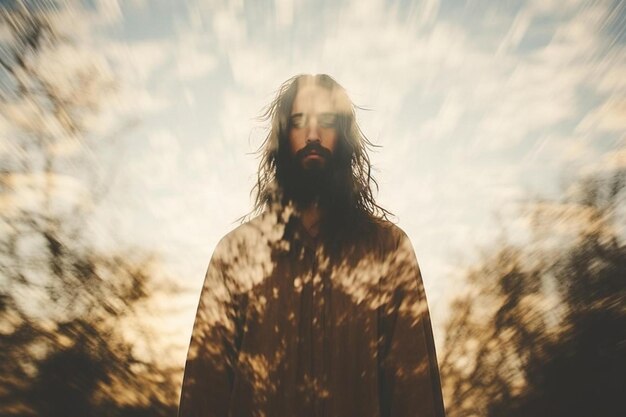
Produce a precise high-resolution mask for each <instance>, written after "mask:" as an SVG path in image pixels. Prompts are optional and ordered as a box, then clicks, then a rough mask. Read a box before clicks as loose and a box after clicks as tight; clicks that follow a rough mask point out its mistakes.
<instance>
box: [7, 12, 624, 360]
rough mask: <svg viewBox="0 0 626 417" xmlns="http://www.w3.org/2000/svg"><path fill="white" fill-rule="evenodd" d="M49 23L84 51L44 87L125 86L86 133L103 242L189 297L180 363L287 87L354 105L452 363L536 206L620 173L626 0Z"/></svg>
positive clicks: (97, 233)
mask: <svg viewBox="0 0 626 417" xmlns="http://www.w3.org/2000/svg"><path fill="white" fill-rule="evenodd" d="M55 22H56V23H57V24H58V27H59V28H60V29H61V30H62V31H63V32H65V33H67V34H68V35H69V36H70V37H71V38H72V39H73V42H72V43H71V44H70V45H68V46H66V47H65V49H63V48H62V49H61V50H60V51H55V53H54V55H53V56H50V57H48V61H47V62H48V65H50V73H51V74H53V75H54V74H56V76H57V77H60V78H63V74H64V73H66V72H67V68H68V66H72V65H76V66H81V65H86V63H89V65H93V67H94V68H96V69H97V72H98V73H99V74H100V76H101V77H102V79H103V80H107V82H110V83H111V85H112V86H113V87H112V88H111V89H110V90H107V93H106V94H104V95H103V98H102V101H101V102H100V103H99V108H98V112H97V113H96V114H95V115H94V116H91V117H90V118H89V120H88V130H87V132H88V133H87V139H88V140H89V141H90V142H89V143H91V145H89V147H88V149H89V153H90V158H91V161H92V163H93V170H96V171H98V172H101V173H104V174H105V175H106V177H107V179H109V180H110V185H111V186H110V189H109V191H108V193H107V195H106V198H105V199H103V201H102V202H100V203H99V204H98V208H97V216H96V217H95V218H94V220H93V222H92V225H91V227H92V229H93V230H92V232H93V235H94V240H95V241H97V242H98V243H99V244H101V245H103V246H105V247H106V246H107V245H110V246H115V245H119V244H120V242H124V243H127V244H131V245H137V246H139V247H142V248H146V249H149V250H154V251H157V252H158V253H160V254H161V256H162V258H163V263H164V268H165V269H166V270H167V271H168V273H171V275H172V276H174V277H176V279H177V281H178V282H179V283H180V284H181V285H182V286H184V287H185V288H187V289H188V290H189V292H188V295H187V296H186V297H184V299H183V300H182V301H180V303H181V306H182V307H181V308H180V312H179V313H178V315H177V317H176V318H175V319H173V321H172V323H173V324H172V325H173V326H175V327H176V328H177V329H179V332H180V334H181V337H180V338H181V341H180V345H181V346H184V347H186V345H187V343H188V340H189V339H188V338H189V335H190V333H191V326H192V322H193V317H194V314H195V309H196V306H197V300H198V295H199V291H200V288H201V285H202V281H203V278H204V273H205V270H206V266H207V264H208V262H209V259H210V256H211V254H212V251H213V248H214V247H215V245H216V244H217V242H218V241H219V239H220V238H221V237H222V236H223V235H224V234H226V233H227V232H228V231H230V230H232V229H233V228H234V227H236V226H237V224H238V223H237V219H238V218H239V217H241V216H243V215H245V214H247V213H248V212H249V210H250V209H251V203H252V201H251V197H250V190H251V188H252V186H253V185H254V181H255V175H256V172H257V164H258V160H257V159H256V156H255V155H254V152H255V151H256V150H257V149H258V147H259V146H260V144H261V142H262V140H263V138H264V134H265V133H266V130H265V129H266V125H265V124H264V123H263V122H262V121H260V120H259V118H258V116H259V115H260V113H261V111H262V109H263V107H264V106H265V105H266V104H268V103H269V102H270V101H271V100H272V99H273V97H274V94H275V92H276V90H277V89H278V87H279V86H280V84H281V83H282V82H284V81H285V80H287V79H288V78H290V77H291V76H293V75H296V74H300V73H327V74H330V75H331V76H333V77H334V78H335V79H336V80H337V81H339V83H340V84H341V85H343V86H344V87H345V88H346V90H347V92H348V94H349V95H350V97H351V99H352V100H353V102H354V103H355V104H356V105H358V106H359V110H358V111H357V120H358V122H359V123H360V125H361V128H362V130H363V131H364V132H365V134H366V135H367V137H368V138H369V139H370V140H371V141H372V142H374V143H375V144H377V145H380V147H376V148H375V149H373V150H372V152H371V154H370V156H371V160H372V162H373V165H374V176H375V178H376V179H377V181H378V183H379V186H380V190H379V192H378V193H377V200H378V202H379V203H380V204H381V205H382V206H383V207H386V208H388V209H389V210H390V211H391V212H393V213H394V214H395V217H394V220H395V221H396V222H397V224H398V225H399V226H400V227H401V228H403V229H404V230H405V231H406V233H407V234H408V235H409V237H410V238H411V241H412V243H413V246H414V248H415V251H416V254H417V257H418V261H419V263H420V267H421V270H422V275H423V280H424V284H425V287H426V291H427V296H428V300H429V304H430V308H431V315H432V318H433V324H434V327H435V335H436V339H437V342H438V344H439V345H441V342H442V340H443V326H444V324H445V319H446V314H447V311H448V303H449V302H450V300H451V299H452V297H454V296H455V295H456V294H458V291H459V288H460V287H461V286H462V276H463V270H464V269H465V267H467V265H469V264H471V262H472V261H474V260H475V259H476V258H477V256H478V254H479V252H480V249H481V248H488V247H490V246H493V245H494V244H495V242H496V240H497V238H498V237H499V236H501V235H502V233H503V231H505V232H506V233H507V234H508V235H509V236H511V238H512V239H516V237H519V238H520V239H521V237H522V236H524V231H525V230H526V226H527V219H526V218H525V216H524V215H523V213H522V212H521V208H522V206H523V204H524V203H525V202H526V201H528V200H529V199H531V198H534V197H537V196H546V197H549V196H558V195H559V194H560V192H561V190H562V189H563V187H564V186H565V185H566V184H567V183H568V182H569V181H571V180H573V179H575V178H578V177H580V176H584V175H588V174H593V173H602V172H608V171H610V170H611V169H616V168H620V167H621V168H626V146H625V142H626V137H625V132H626V48H625V44H626V35H625V31H624V28H626V6H625V3H624V2H621V1H619V0H614V1H613V0H610V1H609V0H606V1H605V0H598V1H588V0H558V1H557V0H532V1H512V0H504V1H503V0H499V1H496V0H489V1H488V0H463V1H461V0H455V1H439V0H425V1H389V0H333V1H319V0H317V1H314V0H275V1H244V0H235V1H214V0H192V1H165V0H155V1H149V0H127V1H123V0H97V1H95V0H94V1H86V2H79V1H77V2H68V3H61V4H60V5H59V9H58V12H57V16H56V18H55ZM2 131H4V132H6V131H7V129H6V127H1V126H0V132H2ZM72 146H75V145H68V149H65V150H60V152H69V153H71V152H74V151H76V150H75V149H74V148H72ZM83 150H84V149H83ZM0 151H1V149H0ZM4 151H6V149H5V150H4ZM74 183H75V184H74V185H75V187H74V188H77V189H80V187H81V186H83V187H84V186H86V185H85V184H82V185H81V182H80V181H79V180H74ZM70 188H72V187H68V188H67V189H70ZM74 188H72V189H74ZM182 355H184V352H183V354H182Z"/></svg>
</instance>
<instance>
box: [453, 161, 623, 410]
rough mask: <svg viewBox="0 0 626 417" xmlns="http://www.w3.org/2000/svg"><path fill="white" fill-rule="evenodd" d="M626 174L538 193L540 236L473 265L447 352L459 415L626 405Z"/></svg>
mask: <svg viewBox="0 0 626 417" xmlns="http://www.w3.org/2000/svg"><path fill="white" fill-rule="evenodd" d="M625 179H626V172H624V171H618V172H615V173H613V174H611V175H608V176H607V177H600V176H597V177H592V178H587V179H584V180H582V181H580V182H578V183H576V184H574V186H573V187H572V188H571V189H570V192H569V193H568V194H567V195H566V196H565V197H564V198H563V199H562V200H561V201H551V200H542V201H535V202H533V203H532V204H530V205H529V207H528V210H527V212H526V213H527V214H528V217H529V218H530V219H531V220H532V222H531V224H532V228H533V235H532V238H531V240H530V241H529V242H527V243H526V244H525V245H515V244H513V243H510V242H508V241H507V240H506V239H503V241H502V242H499V243H498V245H497V246H496V247H494V248H492V249H491V250H489V251H485V256H484V258H483V260H482V261H481V262H480V263H479V264H478V265H477V266H475V267H473V268H472V269H471V270H469V271H468V273H467V283H468V286H469V291H468V293H467V294H466V295H465V296H462V297H460V298H459V299H457V300H456V301H455V303H454V304H453V306H452V316H451V319H450V321H449V323H448V324H447V327H446V329H447V333H446V335H447V336H446V351H445V353H444V355H443V357H442V368H441V370H442V375H443V379H444V385H445V389H444V391H445V394H446V396H447V408H448V415H449V416H452V417H460V416H485V417H487V416H489V417H500V416H502V417H517V416H519V417H522V416H533V417H548V416H551V417H558V416H568V417H572V416H581V417H582V416H590V415H594V416H620V415H624V413H626V409H625V407H624V403H623V394H624V392H626V385H625V382H624V378H623V375H625V374H626V313H625V311H624V302H625V301H626V281H625V277H626V245H625V244H624V237H625V236H624V230H623V228H621V227H623V224H624V223H623V221H624V210H625V209H626V199H625ZM620 225H621V226H620Z"/></svg>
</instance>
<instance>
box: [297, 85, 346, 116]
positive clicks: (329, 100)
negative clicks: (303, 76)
mask: <svg viewBox="0 0 626 417" xmlns="http://www.w3.org/2000/svg"><path fill="white" fill-rule="evenodd" d="M347 102H348V100H347V97H345V93H344V92H343V91H340V90H339V89H337V88H332V89H328V88H324V87H321V86H319V85H317V84H313V83H303V84H301V85H299V86H298V92H297V93H296V97H295V99H294V101H293V105H292V107H291V113H292V114H294V113H344V112H348V110H349V108H350V106H349V105H348V103H347Z"/></svg>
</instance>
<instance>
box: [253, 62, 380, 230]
mask: <svg viewBox="0 0 626 417" xmlns="http://www.w3.org/2000/svg"><path fill="white" fill-rule="evenodd" d="M303 83H313V84H314V85H316V86H318V87H322V88H325V89H328V90H330V91H331V93H332V94H333V96H335V97H336V98H337V100H338V101H340V102H341V103H343V104H344V105H343V106H342V108H344V109H342V111H341V112H340V113H339V114H338V117H337V125H336V128H337V134H338V142H337V149H336V152H335V153H336V155H335V157H336V158H337V159H338V161H339V162H338V164H339V166H340V171H343V172H344V175H343V177H344V178H343V179H342V182H344V183H345V195H344V196H342V200H344V202H343V204H340V205H338V206H337V207H335V208H336V209H339V210H341V211H343V212H344V213H343V214H344V216H339V217H343V220H346V219H354V220H355V221H361V220H366V221H368V222H372V221H376V220H380V221H382V220H389V219H388V216H389V215H391V213H390V212H389V211H388V210H386V209H384V208H383V207H381V206H380V205H378V204H377V203H376V201H375V200H374V195H373V192H372V188H375V189H376V190H378V184H377V182H376V180H375V179H374V178H373V177H372V172H371V171H372V165H371V163H370V159H369V155H368V153H367V152H368V150H369V149H371V148H372V147H374V146H375V145H373V144H372V143H371V142H370V141H369V140H368V139H367V137H365V135H364V134H363V132H362V131H361V129H360V127H359V125H358V124H357V122H356V117H355V106H354V104H353V103H352V102H351V101H350V99H349V98H348V95H347V94H346V92H345V90H344V88H343V87H342V86H341V85H340V84H339V83H338V82H337V81H335V80H334V79H333V78H332V77H331V76H329V75H326V74H316V75H308V74H301V75H296V76H295V77H292V78H290V79H289V80H287V81H285V82H284V83H283V84H282V85H281V86H280V88H279V89H278V91H277V93H276V97H275V98H274V100H273V101H272V102H271V103H270V104H269V105H268V106H267V107H266V108H265V109H264V110H263V112H262V114H261V116H260V119H261V120H262V121H265V122H269V125H270V128H269V132H268V134H267V136H266V137H265V140H264V141H263V143H262V144H261V146H260V147H259V149H258V151H257V153H258V154H259V157H260V162H259V171H258V176H257V182H256V185H255V186H254V188H253V189H252V194H253V195H254V199H255V201H254V208H253V210H252V212H251V213H250V214H251V215H256V214H261V213H262V212H263V211H264V210H266V209H268V208H271V207H273V206H275V205H276V204H278V205H284V204H285V203H286V201H285V199H284V197H285V196H284V193H283V190H284V185H285V178H283V175H281V173H282V172H283V171H284V167H285V166H286V158H289V157H290V154H289V142H288V141H289V129H290V117H289V116H290V114H291V109H292V106H293V102H294V100H295V98H296V94H297V93H298V88H299V86H301V85H302V84H303ZM334 214H336V213H334Z"/></svg>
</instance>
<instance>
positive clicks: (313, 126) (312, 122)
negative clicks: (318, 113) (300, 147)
mask: <svg viewBox="0 0 626 417" xmlns="http://www.w3.org/2000/svg"><path fill="white" fill-rule="evenodd" d="M320 140H321V139H320V132H319V129H318V126H317V118H316V117H311V119H309V125H308V127H307V132H306V143H310V142H320Z"/></svg>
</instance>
